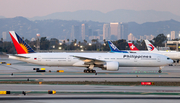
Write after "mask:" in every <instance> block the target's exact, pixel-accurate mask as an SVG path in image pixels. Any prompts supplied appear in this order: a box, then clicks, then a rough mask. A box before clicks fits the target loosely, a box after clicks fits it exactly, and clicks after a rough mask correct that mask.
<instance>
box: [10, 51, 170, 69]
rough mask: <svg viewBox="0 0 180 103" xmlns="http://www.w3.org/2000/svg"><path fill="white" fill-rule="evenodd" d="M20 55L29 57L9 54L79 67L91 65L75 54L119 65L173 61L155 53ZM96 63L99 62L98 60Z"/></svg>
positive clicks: (28, 60)
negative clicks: (114, 62)
mask: <svg viewBox="0 0 180 103" xmlns="http://www.w3.org/2000/svg"><path fill="white" fill-rule="evenodd" d="M18 56H23V57H27V58H20V57H15V56H9V58H11V59H16V60H20V61H24V62H28V63H34V64H38V65H46V66H78V67H81V66H82V67H88V66H89V65H87V64H84V62H83V61H82V60H81V59H80V58H77V57H74V56H79V57H87V58H92V59H96V60H102V61H105V62H108V61H116V62H119V67H159V66H164V65H167V64H171V63H172V60H171V59H167V58H168V57H166V56H163V55H159V54H153V53H135V54H134V53H29V54H18ZM84 61H85V60H84ZM86 62H88V59H87V61H86ZM96 64H98V63H97V62H96ZM99 64H102V63H99Z"/></svg>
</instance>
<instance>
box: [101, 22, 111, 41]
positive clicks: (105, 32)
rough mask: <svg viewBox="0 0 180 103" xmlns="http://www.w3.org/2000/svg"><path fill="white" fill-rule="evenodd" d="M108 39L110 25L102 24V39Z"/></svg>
mask: <svg viewBox="0 0 180 103" xmlns="http://www.w3.org/2000/svg"><path fill="white" fill-rule="evenodd" d="M104 39H105V40H109V39H110V25H109V24H104V25H103V40H104Z"/></svg>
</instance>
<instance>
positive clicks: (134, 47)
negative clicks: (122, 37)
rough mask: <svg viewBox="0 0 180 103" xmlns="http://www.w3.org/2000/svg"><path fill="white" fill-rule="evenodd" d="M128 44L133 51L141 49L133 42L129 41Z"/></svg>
mask: <svg viewBox="0 0 180 103" xmlns="http://www.w3.org/2000/svg"><path fill="white" fill-rule="evenodd" d="M128 45H129V48H130V49H131V51H139V49H138V48H136V46H135V45H134V44H133V43H132V42H128Z"/></svg>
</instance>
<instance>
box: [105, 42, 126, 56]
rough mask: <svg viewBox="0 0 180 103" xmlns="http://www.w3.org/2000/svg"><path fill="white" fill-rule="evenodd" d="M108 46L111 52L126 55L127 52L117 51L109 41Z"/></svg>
mask: <svg viewBox="0 0 180 103" xmlns="http://www.w3.org/2000/svg"><path fill="white" fill-rule="evenodd" d="M108 45H109V48H110V50H111V52H118V53H128V52H127V51H121V50H119V49H118V48H117V47H116V46H115V45H114V44H113V43H112V42H111V41H108Z"/></svg>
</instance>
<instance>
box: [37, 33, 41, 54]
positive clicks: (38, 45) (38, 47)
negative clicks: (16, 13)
mask: <svg viewBox="0 0 180 103" xmlns="http://www.w3.org/2000/svg"><path fill="white" fill-rule="evenodd" d="M39 37H40V34H39V33H38V34H36V38H37V41H36V42H37V44H36V50H37V51H39V49H40V41H39Z"/></svg>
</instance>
